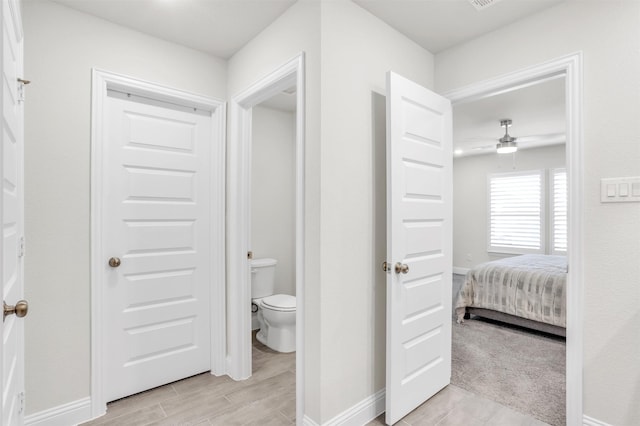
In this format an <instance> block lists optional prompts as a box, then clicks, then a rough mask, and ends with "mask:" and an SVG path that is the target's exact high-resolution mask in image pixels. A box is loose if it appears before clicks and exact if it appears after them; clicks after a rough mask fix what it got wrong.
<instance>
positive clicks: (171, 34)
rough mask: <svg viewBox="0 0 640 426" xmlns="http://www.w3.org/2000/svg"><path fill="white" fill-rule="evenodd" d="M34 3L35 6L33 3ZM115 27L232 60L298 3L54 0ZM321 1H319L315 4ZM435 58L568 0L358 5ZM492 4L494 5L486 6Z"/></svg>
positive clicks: (360, 0)
mask: <svg viewBox="0 0 640 426" xmlns="http://www.w3.org/2000/svg"><path fill="white" fill-rule="evenodd" d="M31 1H34V0H31ZM54 1H55V2H56V3H59V4H63V5H65V6H69V7H71V8H74V9H77V10H80V11H82V12H85V13H88V14H91V15H94V16H98V17H100V18H103V19H106V20H108V21H111V22H114V23H116V24H120V25H123V26H125V27H128V28H131V29H134V30H136V31H140V32H142V33H146V34H149V35H152V36H154V37H158V38H161V39H164V40H167V41H172V42H174V43H178V44H181V45H183V46H187V47H191V48H193V49H197V50H200V51H203V52H207V53H210V54H212V55H214V56H218V57H220V58H224V59H227V58H229V57H231V56H232V55H233V54H234V53H235V52H237V51H238V50H239V49H240V48H242V47H243V46H244V45H245V44H246V43H247V42H248V41H249V40H251V39H252V38H253V37H255V36H256V35H257V34H258V33H260V32H261V31H262V30H263V29H265V28H266V27H267V26H269V24H271V23H272V22H273V21H275V20H276V19H277V18H278V17H279V16H280V15H282V14H283V13H284V11H285V10H287V9H288V8H289V7H290V6H291V5H292V4H293V3H295V2H296V0H54ZM311 1H318V0H311ZM353 1H354V2H355V3H357V4H358V5H360V6H361V7H363V8H365V9H367V10H368V11H369V12H371V13H372V14H374V15H376V16H377V17H379V18H380V19H382V20H383V21H385V22H387V23H388V24H389V25H391V26H392V27H394V28H395V29H397V30H398V31H400V32H401V33H403V34H405V35H406V36H407V37H409V38H410V39H412V40H414V41H415V42H417V43H418V44H420V45H421V46H422V47H424V48H425V49H427V50H428V51H430V52H431V53H437V52H440V51H442V50H444V49H447V48H449V47H451V46H454V45H456V44H459V43H463V42H465V41H467V40H470V39H473V38H475V37H477V36H479V35H481V34H485V33H487V32H490V31H494V30H496V29H498V28H501V27H503V26H505V25H508V24H510V23H512V22H514V21H517V20H518V19H521V18H524V17H525V16H528V15H531V14H533V13H536V12H539V11H540V10H542V9H545V8H548V7H551V6H554V5H556V4H558V3H562V2H563V1H565V0H535V1H532V0H494V1H493V4H492V5H491V6H489V7H486V8H484V9H483V10H480V11H478V10H476V9H475V7H474V6H472V5H471V4H470V3H469V0H353ZM483 1H489V0H483Z"/></svg>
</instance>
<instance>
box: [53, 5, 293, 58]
mask: <svg viewBox="0 0 640 426" xmlns="http://www.w3.org/2000/svg"><path fill="white" fill-rule="evenodd" d="M54 1H55V2H56V3H59V4H62V5H65V6H69V7H71V8H74V9H77V10H80V11H82V12H85V13H88V14H91V15H94V16H97V17H100V18H103V19H106V20H108V21H111V22H114V23H116V24H120V25H122V26H125V27H128V28H131V29H134V30H136V31H140V32H142V33H145V34H149V35H152V36H154V37H157V38H161V39H164V40H167V41H171V42H174V43H178V44H181V45H183V46H187V47H191V48H193V49H197V50H200V51H203V52H207V53H210V54H212V55H214V56H217V57H219V58H224V59H227V58H229V57H231V56H232V55H233V54H234V53H235V52H237V51H238V50H239V49H240V48H242V47H243V46H244V45H245V44H247V42H249V41H250V40H251V39H252V38H254V37H255V36H256V35H258V33H260V32H261V31H262V30H263V29H265V28H266V27H268V26H269V25H270V24H271V23H272V22H273V21H275V20H276V19H277V18H278V17H279V16H280V15H282V14H283V13H284V11H285V10H287V9H288V8H289V7H290V6H291V5H292V4H293V3H295V1H296V0H54Z"/></svg>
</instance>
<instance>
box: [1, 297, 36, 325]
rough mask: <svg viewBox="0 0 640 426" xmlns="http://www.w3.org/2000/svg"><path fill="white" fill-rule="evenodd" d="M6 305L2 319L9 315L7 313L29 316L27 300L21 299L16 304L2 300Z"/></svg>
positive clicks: (20, 316) (19, 316)
mask: <svg viewBox="0 0 640 426" xmlns="http://www.w3.org/2000/svg"><path fill="white" fill-rule="evenodd" d="M2 304H3V305H4V316H3V317H2V321H4V319H5V318H6V317H7V315H13V314H15V315H16V316H17V317H18V318H23V317H25V316H27V313H29V303H27V301H26V300H20V301H18V303H16V304H15V306H12V305H7V302H2Z"/></svg>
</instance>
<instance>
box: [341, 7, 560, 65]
mask: <svg viewBox="0 0 640 426" xmlns="http://www.w3.org/2000/svg"><path fill="white" fill-rule="evenodd" d="M353 1H354V2H355V3H357V4H359V5H360V6H362V7H363V8H365V9H367V10H368V11H369V12H371V13H372V14H374V15H375V16H377V17H378V18H380V19H382V20H383V21H385V22H386V23H387V24H389V25H391V26H392V27H393V28H395V29H396V30H398V31H399V32H401V33H402V34H404V35H406V36H407V37H409V38H410V39H412V40H413V41H415V42H416V43H418V44H419V45H420V46H422V47H424V48H425V49H427V50H428V51H429V52H431V53H438V52H440V51H442V50H445V49H448V48H449V47H452V46H455V45H456V44H460V43H464V42H465V41H469V40H471V39H473V38H475V37H478V36H480V35H482V34H486V33H488V32H491V31H494V30H497V29H499V28H501V27H504V26H506V25H509V24H511V23H513V22H514V21H517V20H518V19H522V18H524V17H526V16H529V15H532V14H534V13H536V12H539V11H541V10H543V9H546V8H548V7H551V6H555V5H557V4H559V3H562V2H563V1H565V0H535V1H531V0H528V1H527V0H494V1H493V4H491V5H490V6H488V7H485V8H484V9H482V10H476V8H475V7H474V6H473V5H472V4H471V3H470V2H469V0H353ZM486 2H487V3H488V2H489V0H486Z"/></svg>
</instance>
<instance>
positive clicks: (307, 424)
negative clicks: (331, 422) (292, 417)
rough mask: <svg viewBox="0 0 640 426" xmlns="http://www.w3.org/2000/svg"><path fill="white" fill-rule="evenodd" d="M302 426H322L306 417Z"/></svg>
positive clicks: (303, 418)
mask: <svg viewBox="0 0 640 426" xmlns="http://www.w3.org/2000/svg"><path fill="white" fill-rule="evenodd" d="M302 426H320V425H319V424H318V423H316V422H314V421H313V420H311V418H310V417H308V416H306V415H305V416H304V417H302Z"/></svg>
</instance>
